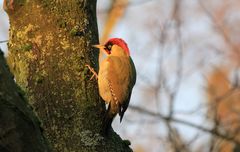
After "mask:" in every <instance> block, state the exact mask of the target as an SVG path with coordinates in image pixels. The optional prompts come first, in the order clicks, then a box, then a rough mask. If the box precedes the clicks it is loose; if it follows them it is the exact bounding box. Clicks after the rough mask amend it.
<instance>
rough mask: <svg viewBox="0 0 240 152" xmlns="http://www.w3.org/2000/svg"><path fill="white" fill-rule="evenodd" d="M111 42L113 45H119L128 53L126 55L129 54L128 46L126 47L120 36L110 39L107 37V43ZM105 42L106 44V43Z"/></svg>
mask: <svg viewBox="0 0 240 152" xmlns="http://www.w3.org/2000/svg"><path fill="white" fill-rule="evenodd" d="M109 42H110V43H112V44H113V45H114V44H115V45H118V46H119V47H121V48H122V49H123V50H124V51H126V53H127V54H128V55H130V51H129V48H128V45H127V43H126V42H125V41H124V40H123V39H121V38H111V39H109V40H108V41H107V43H109ZM107 43H106V44H107Z"/></svg>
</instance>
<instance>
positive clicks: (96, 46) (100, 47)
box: [93, 44, 110, 55]
mask: <svg viewBox="0 0 240 152" xmlns="http://www.w3.org/2000/svg"><path fill="white" fill-rule="evenodd" d="M93 47H95V48H98V49H100V51H103V52H104V53H105V54H106V55H109V54H110V53H109V52H108V51H106V50H105V46H104V45H100V44H99V45H93Z"/></svg>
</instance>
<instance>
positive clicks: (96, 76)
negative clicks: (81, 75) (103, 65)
mask: <svg viewBox="0 0 240 152" xmlns="http://www.w3.org/2000/svg"><path fill="white" fill-rule="evenodd" d="M85 66H86V67H88V69H89V70H90V71H91V72H92V73H93V75H92V76H91V78H90V80H92V79H93V77H94V76H95V78H96V80H97V79H98V75H97V73H96V72H95V71H94V69H93V68H92V67H91V66H90V65H88V64H86V65H85Z"/></svg>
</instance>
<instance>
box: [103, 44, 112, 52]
mask: <svg viewBox="0 0 240 152" xmlns="http://www.w3.org/2000/svg"><path fill="white" fill-rule="evenodd" d="M112 46H113V44H112V43H107V44H106V45H105V49H106V50H107V51H111V49H112Z"/></svg>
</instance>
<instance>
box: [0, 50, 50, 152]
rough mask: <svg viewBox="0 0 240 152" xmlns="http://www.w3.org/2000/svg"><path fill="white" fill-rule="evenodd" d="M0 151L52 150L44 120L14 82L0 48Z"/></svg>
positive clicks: (36, 151)
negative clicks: (43, 132) (46, 135)
mask: <svg viewBox="0 0 240 152" xmlns="http://www.w3.org/2000/svg"><path fill="white" fill-rule="evenodd" d="M0 151H1V152H20V151H27V152H28V151H34V152H48V151H50V148H49V144H48V142H47V140H46V139H45V138H44V136H43V135H42V132H41V129H40V122H39V120H38V118H37V117H36V116H35V114H34V113H33V111H32V109H31V108H30V106H29V104H27V102H26V101H25V99H24V98H23V94H22V91H21V90H20V88H19V87H17V85H16V84H15V83H14V80H13V76H12V75H11V74H10V71H9V69H8V67H7V65H6V62H5V59H4V57H3V53H2V52H1V50H0Z"/></svg>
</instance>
